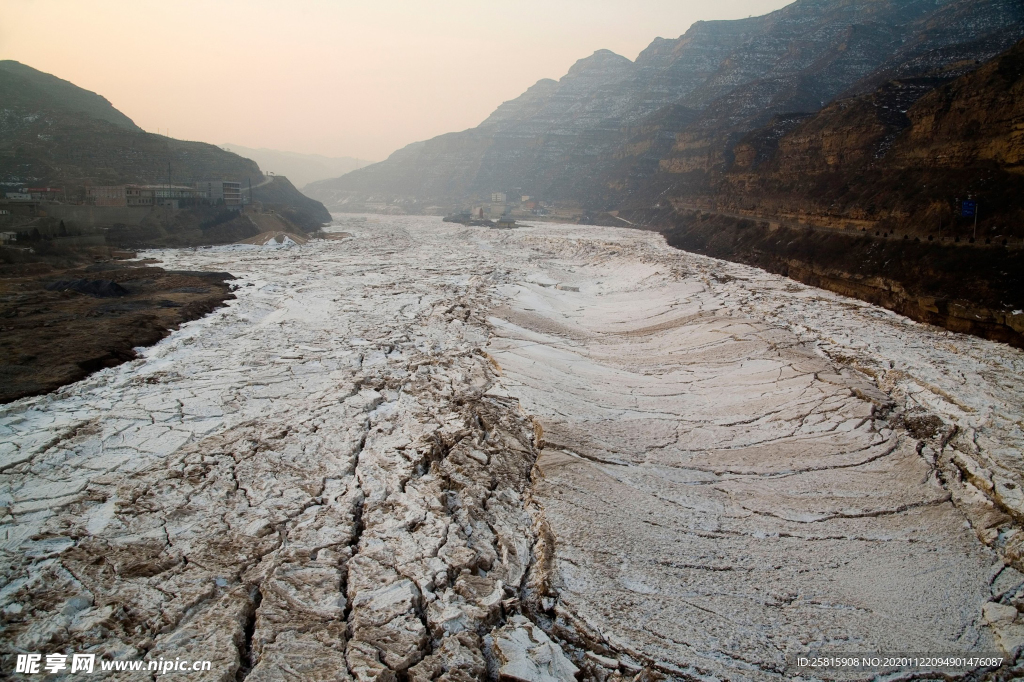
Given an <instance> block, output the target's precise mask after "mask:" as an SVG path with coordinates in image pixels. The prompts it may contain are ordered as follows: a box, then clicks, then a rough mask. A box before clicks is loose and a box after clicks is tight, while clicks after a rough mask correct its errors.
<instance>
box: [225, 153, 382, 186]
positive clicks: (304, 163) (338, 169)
mask: <svg viewBox="0 0 1024 682" xmlns="http://www.w3.org/2000/svg"><path fill="white" fill-rule="evenodd" d="M220 147H221V149H225V150H227V151H229V152H234V153H235V154H238V155H239V156H244V157H245V158H247V159H252V160H253V161H255V162H256V163H258V164H259V165H260V168H262V169H263V170H265V171H267V172H270V173H274V174H275V175H286V176H288V179H289V180H291V181H292V182H293V183H295V186H296V187H299V188H300V189H301V188H302V187H303V186H304V185H307V184H309V183H311V182H315V181H317V180H324V179H327V178H336V177H339V176H341V175H344V174H345V173H348V172H350V171H354V170H356V169H357V168H362V167H364V166H369V165H370V164H371V163H373V162H372V161H366V160H364V159H355V158H352V157H351V156H322V155H320V154H299V153H298V152H285V151H280V150H277V149H265V148H262V147H261V148H259V149H253V148H251V147H243V146H242V145H240V144H222V145H220Z"/></svg>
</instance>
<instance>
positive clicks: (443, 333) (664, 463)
mask: <svg viewBox="0 0 1024 682" xmlns="http://www.w3.org/2000/svg"><path fill="white" fill-rule="evenodd" d="M332 229H335V230H344V231H345V232H347V233H349V234H350V235H351V236H350V237H347V238H345V239H341V240H317V241H312V242H310V243H309V244H306V245H303V246H290V247H278V248H267V247H238V246H234V247H218V248H210V249H200V250H195V251H192V250H182V251H161V252H158V253H155V254H151V255H154V256H155V257H157V258H160V259H161V260H162V261H163V263H164V265H165V267H168V268H172V269H202V270H217V271H228V272H231V273H233V274H234V275H236V276H237V277H238V280H237V285H238V287H237V290H236V296H237V299H236V300H233V301H231V302H230V303H229V305H228V306H227V307H225V308H222V309H220V310H218V311H216V312H215V313H213V314H211V315H209V316H208V317H206V318H204V319H202V320H197V321H195V322H192V323H189V324H187V325H186V326H185V327H183V328H182V329H180V330H178V331H176V332H174V333H173V334H172V335H171V336H170V337H168V338H167V339H165V340H164V341H162V342H161V343H159V344H157V345H156V346H153V347H151V348H148V349H144V350H143V351H142V352H141V354H140V359H138V360H136V361H133V362H131V363H128V364H125V365H122V366H120V367H116V368H112V369H108V370H104V371H102V372H99V373H97V374H95V375H93V376H91V377H89V378H88V379H86V380H84V381H82V382H79V383H77V384H73V385H71V386H67V387H65V388H63V389H61V390H60V391H58V392H57V393H55V394H51V395H48V396H43V397H39V398H31V399H25V400H21V401H19V402H16V403H13V404H10V405H6V406H3V407H2V408H0V471H2V473H0V514H3V517H2V519H0V524H2V530H3V533H2V535H0V541H2V543H3V545H2V548H3V550H2V551H3V556H2V557H0V572H2V573H0V576H2V578H0V580H2V583H0V584H2V587H0V613H2V624H0V627H2V630H0V647H2V649H0V652H2V656H3V660H2V666H3V668H2V669H3V670H4V671H5V672H7V671H8V670H9V669H13V661H14V658H15V656H16V654H18V653H41V654H47V653H55V652H64V653H68V654H70V653H83V652H88V653H95V654H97V656H100V657H104V656H105V657H106V658H107V659H116V660H131V659H147V660H158V659H160V658H163V659H165V660H166V659H175V658H181V659H189V660H197V659H201V660H210V661H212V672H210V673H206V675H209V676H210V677H208V679H218V680H220V679H223V680H234V679H240V678H242V677H245V679H248V680H282V679H295V680H319V679H323V680H335V679H358V680H389V679H410V680H435V679H440V678H444V679H473V678H478V677H479V678H483V677H486V676H487V675H488V674H496V673H498V672H499V671H500V672H501V674H503V675H505V676H506V677H512V678H519V679H526V680H548V679H556V680H563V679H564V680H568V679H572V678H573V675H574V674H576V673H577V672H579V674H580V675H581V677H584V678H587V679H598V680H602V681H603V680H606V679H620V678H627V677H628V678H629V679H632V678H633V677H634V676H635V675H636V674H638V673H642V672H643V671H644V669H647V670H648V671H649V672H648V673H644V674H647V675H649V674H650V673H660V674H663V675H669V676H674V677H679V678H687V676H689V678H694V677H702V678H718V679H735V680H745V679H753V680H762V679H763V680H768V679H780V680H781V679H787V678H790V677H792V676H794V675H797V674H803V675H805V676H810V677H815V676H816V677H824V678H829V677H831V676H833V673H832V672H829V671H815V672H813V673H812V672H809V671H806V670H804V671H799V670H797V669H795V668H794V667H793V661H792V656H794V655H797V654H806V653H807V652H814V651H818V652H825V653H828V652H859V653H867V652H872V653H893V654H895V653H910V652H916V653H934V654H942V653H946V654H968V653H983V652H985V653H988V652H992V653H1002V652H1007V651H1012V650H1013V649H1014V648H1015V647H1018V646H1019V645H1020V644H1021V643H1022V642H1024V617H1020V616H1018V615H1017V606H1018V605H1021V607H1022V609H1024V587H1022V583H1024V575H1022V574H1021V573H1020V572H1018V570H1017V569H1022V568H1024V564H1022V559H1024V535H1021V534H1020V531H1019V528H1020V523H1021V521H1022V520H1024V494H1022V490H1024V487H1022V486H1024V475H1022V474H1024V462H1022V454H1021V453H1022V448H1024V433H1022V425H1024V387H1022V385H1021V381H1020V379H1021V376H1022V371H1024V354H1022V353H1021V352H1020V351H1017V350H1014V349H1011V348H1009V347H1006V346H1003V345H999V344H995V343H992V342H988V341H984V340H981V339H976V338H973V337H966V336H960V335H955V334H952V333H949V332H946V331H943V330H940V329H937V328H933V327H928V326H925V325H920V324H917V323H914V322H912V321H909V320H907V319H905V318H901V317H899V316H898V315H895V314H893V313H891V312H889V311H886V310H883V309H880V308H877V307H874V306H870V305H867V304H865V303H862V302H860V301H856V300H852V299H846V298H843V297H840V296H836V295H833V294H830V293H827V292H824V291H821V290H818V289H814V288H810V287H806V286H803V285H800V284H797V283H794V282H793V281H791V280H788V279H785V278H782V277H778V276H775V275H770V274H767V273H765V272H762V271H759V270H756V269H753V268H749V267H745V266H741V265H736V264H731V263H724V262H721V261H715V260H711V259H707V258H703V257H700V256H694V255H691V254H686V253H683V252H680V251H676V250H674V249H671V248H669V247H667V246H666V245H665V244H664V242H663V240H662V239H661V237H660V236H659V235H657V234H653V233H648V232H641V231H635V230H627V229H618V228H604V227H584V226H564V225H554V224H542V223H539V224H536V225H534V226H529V227H520V228H519V229H516V230H488V229H484V228H476V227H463V226H461V225H453V224H448V223H442V222H441V221H440V219H438V218H427V217H384V216H369V217H367V218H365V219H356V218H339V225H338V226H336V227H335V228H332ZM488 671H490V672H488ZM100 674H101V673H100V672H98V673H97V676H99V675H100ZM106 674H107V675H111V676H112V677H111V679H152V678H153V673H147V672H139V673H124V672H121V673H106ZM396 674H397V676H398V677H396ZM460 676H461V677H460ZM466 676H468V677H466ZM860 676H861V677H870V676H871V674H870V673H862V674H861V675H860ZM200 677H201V676H200ZM854 677H856V675H855V676H854ZM204 679H205V678H204ZM844 679H845V678H844Z"/></svg>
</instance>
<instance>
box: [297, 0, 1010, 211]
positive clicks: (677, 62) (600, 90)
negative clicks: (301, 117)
mask: <svg viewBox="0 0 1024 682" xmlns="http://www.w3.org/2000/svg"><path fill="white" fill-rule="evenodd" d="M1021 37H1024V8H1022V7H1021V5H1020V3H1019V2H1016V1H1014V0H994V1H984V2H983V1H980V0H952V1H949V2H941V3H935V2H932V1H930V0H928V1H923V0H922V1H917V0H914V1H911V2H906V1H903V2H893V1H887V0H872V1H867V0H856V1H854V2H849V1H845V0H801V1H799V2H795V3H793V4H792V5H789V6H788V7H786V8H784V9H782V10H779V11H777V12H773V13H771V14H768V15H765V16H763V17H756V18H750V19H743V20H737V21H713V22H699V23H697V24H695V25H694V26H693V27H691V28H690V30H689V31H687V32H686V33H685V34H684V35H682V36H681V37H679V38H678V39H675V40H666V39H661V38H659V39H657V40H655V41H654V42H653V43H652V44H651V45H650V46H649V47H648V48H647V49H646V50H644V51H643V52H642V53H641V54H640V55H639V56H638V57H637V59H636V61H635V62H631V61H629V60H628V59H625V58H623V57H620V56H618V55H615V54H614V53H611V52H609V51H607V50H600V51H598V52H596V53H594V54H593V55H591V56H590V57H587V58H585V59H582V60H580V61H579V62H577V63H576V64H575V65H574V66H573V67H572V68H571V69H570V70H569V72H568V73H567V74H566V75H565V76H564V77H562V78H561V79H559V80H558V81H553V80H541V81H539V82H538V83H536V84H535V85H534V86H532V87H531V88H530V89H528V90H527V91H526V92H525V93H523V95H521V96H520V97H518V98H516V99H514V100H512V101H509V102H506V103H505V104H503V105H501V106H500V107H499V108H498V109H497V110H496V111H495V112H494V113H493V114H492V115H491V116H490V117H488V119H487V120H486V121H484V122H483V123H481V125H479V126H478V127H476V128H473V129H471V130H467V131H463V132H460V133H451V134H448V135H442V136H440V137H437V138H434V139H432V140H428V141H425V142H418V143H415V144H413V145H410V146H408V147H406V148H404V149H401V150H399V151H397V152H395V153H394V154H393V155H392V156H391V157H390V158H389V159H387V160H386V161H384V162H381V163H379V164H375V165H372V166H369V167H367V168H364V169H360V170H357V171H354V172H352V173H349V174H347V175H345V176H342V178H338V179H335V180H326V181H321V182H318V183H314V184H312V185H310V186H309V187H308V191H309V193H310V194H311V195H312V196H314V197H316V198H318V199H321V200H322V201H325V202H326V203H329V204H331V205H337V206H341V205H345V204H348V205H358V204H359V202H360V201H365V200H368V199H372V200H375V201H381V200H385V201H407V202H448V203H459V202H463V201H468V200H472V199H474V198H477V197H480V196H484V195H487V194H488V193H490V192H492V191H506V192H509V193H513V194H514V193H523V194H530V195H532V196H537V197H540V198H542V199H548V200H551V201H557V202H575V203H578V204H582V205H584V206H586V207H588V208H592V209H607V208H610V207H617V206H620V205H626V204H630V203H631V202H632V203H635V202H637V201H640V202H648V200H649V199H650V198H651V197H652V196H657V195H661V194H662V193H664V192H670V193H672V194H675V195H690V194H700V193H705V192H706V191H707V190H708V188H709V187H710V186H713V185H714V184H715V182H716V179H717V177H718V175H720V174H721V173H722V172H724V171H725V170H726V169H727V168H728V167H729V165H730V164H731V162H732V158H733V148H734V146H735V145H736V144H737V142H739V140H740V139H741V138H742V137H743V136H744V135H745V134H746V133H748V132H750V131H753V130H756V129H758V128H759V127H761V126H764V125H765V124H767V123H768V122H769V121H770V120H771V119H772V117H773V116H775V115H778V114H789V113H792V112H803V113H815V112H817V111H819V110H820V109H821V108H822V107H823V106H825V105H827V104H828V103H829V102H831V101H833V100H835V99H836V98H837V97H839V96H841V95H849V94H859V93H862V92H870V91H871V90H873V89H874V88H875V87H877V86H878V85H879V83H881V82H885V81H886V80H890V79H891V78H893V77H896V76H898V77H908V75H911V74H914V75H916V74H919V73H922V72H930V71H936V70H940V69H947V70H949V69H956V68H959V69H961V70H969V69H971V68H973V67H974V66H975V65H976V62H982V61H985V60H987V59H990V58H991V57H992V56H994V55H995V54H998V53H999V52H1001V51H1002V50H1005V49H1006V48H1008V47H1010V46H1011V45H1013V44H1014V42H1016V41H1017V40H1019V39H1020V38H1021Z"/></svg>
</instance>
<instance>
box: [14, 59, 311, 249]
mask: <svg viewBox="0 0 1024 682" xmlns="http://www.w3.org/2000/svg"><path fill="white" fill-rule="evenodd" d="M199 180H231V181H235V182H241V183H242V185H243V187H246V188H247V187H248V185H249V184H250V183H251V184H252V185H253V186H259V185H260V184H261V183H264V182H265V181H267V182H268V183H269V184H268V185H267V187H268V189H266V190H265V192H266V195H267V198H266V199H264V200H263V201H264V204H265V206H266V207H271V208H275V209H277V210H280V211H282V212H284V211H287V212H289V213H290V214H291V215H292V216H293V217H294V222H296V223H297V224H299V225H300V226H302V227H303V228H304V229H316V228H317V227H319V226H320V225H321V224H322V223H325V222H329V221H330V214H329V213H328V212H327V210H326V209H325V208H324V207H323V205H322V204H320V203H319V202H317V201H315V200H312V199H309V198H308V197H306V196H304V195H303V194H302V193H300V192H299V191H298V190H296V189H295V187H294V186H293V185H292V184H291V183H290V182H288V181H287V179H286V178H283V177H277V178H272V179H271V178H267V179H265V178H264V175H263V173H262V171H261V170H260V167H259V166H258V165H257V164H256V162H255V161H252V160H251V159H246V158H244V157H241V156H239V155H237V154H233V153H231V152H228V151H225V150H223V149H221V148H219V147H217V146H216V145H212V144H206V143H203V142H188V141H185V140H176V139H173V138H169V137H166V136H163V135H154V134H153V133H147V132H146V131H144V130H142V129H141V128H139V127H138V126H136V125H135V124H134V123H133V122H132V121H131V119H129V118H128V117H127V116H125V115H124V114H122V113H121V112H119V111H117V109H115V108H114V107H113V106H112V105H111V104H110V103H109V102H108V101H107V100H106V99H104V98H103V97H101V96H100V95H97V94H95V93H92V92H89V91H87V90H83V89H82V88H79V87H77V86H75V85H73V84H72V83H69V82H67V81H63V80H60V79H59V78H56V77H54V76H52V75H50V74H46V73H42V72H40V71H37V70H35V69H32V68H31V67H28V66H25V65H24V64H19V63H18V62H12V61H4V62H0V187H6V188H7V190H6V191H12V190H16V189H18V188H21V187H24V186H47V187H57V188H61V189H62V190H64V191H66V195H67V197H69V198H71V199H72V200H73V199H75V198H80V197H81V196H82V195H83V191H84V187H85V186H87V185H117V184H125V183H137V184H166V183H168V182H170V183H171V184H183V185H187V184H191V183H192V182H195V181H199ZM257 199H259V197H257Z"/></svg>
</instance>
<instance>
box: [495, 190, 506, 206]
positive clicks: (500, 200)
mask: <svg viewBox="0 0 1024 682" xmlns="http://www.w3.org/2000/svg"><path fill="white" fill-rule="evenodd" d="M505 199H506V197H505V193H504V192H492V193H491V203H492V204H504V203H505Z"/></svg>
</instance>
